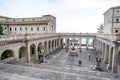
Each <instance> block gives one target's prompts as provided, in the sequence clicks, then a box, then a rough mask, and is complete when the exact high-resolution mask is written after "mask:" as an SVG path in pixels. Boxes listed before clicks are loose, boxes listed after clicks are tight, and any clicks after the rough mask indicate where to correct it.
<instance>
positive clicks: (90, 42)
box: [88, 38, 93, 48]
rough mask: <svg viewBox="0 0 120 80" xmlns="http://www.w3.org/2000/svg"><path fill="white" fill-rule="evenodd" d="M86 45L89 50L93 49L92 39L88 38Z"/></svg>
mask: <svg viewBox="0 0 120 80" xmlns="http://www.w3.org/2000/svg"><path fill="white" fill-rule="evenodd" d="M88 45H89V46H90V48H93V39H92V38H90V39H89V40H88Z"/></svg>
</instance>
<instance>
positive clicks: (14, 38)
mask: <svg viewBox="0 0 120 80" xmlns="http://www.w3.org/2000/svg"><path fill="white" fill-rule="evenodd" d="M58 35H59V34H53V33H49V34H47V33H46V34H34V35H29V34H28V35H0V42H7V41H17V40H26V39H27V40H30V39H36V38H45V37H53V36H58Z"/></svg>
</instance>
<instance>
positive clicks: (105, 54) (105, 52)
mask: <svg viewBox="0 0 120 80" xmlns="http://www.w3.org/2000/svg"><path fill="white" fill-rule="evenodd" d="M106 61H107V46H106V45H105V51H104V60H103V62H104V63H105V62H106Z"/></svg>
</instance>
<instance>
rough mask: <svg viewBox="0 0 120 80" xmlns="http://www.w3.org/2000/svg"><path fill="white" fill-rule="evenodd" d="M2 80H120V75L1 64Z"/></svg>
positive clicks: (0, 73)
mask: <svg viewBox="0 0 120 80" xmlns="http://www.w3.org/2000/svg"><path fill="white" fill-rule="evenodd" d="M0 80H120V75H117V74H112V73H107V72H99V71H94V70H92V69H90V68H86V67H76V66H69V65H49V64H45V63H43V64H23V65H12V64H4V63H0Z"/></svg>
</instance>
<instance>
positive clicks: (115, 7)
mask: <svg viewBox="0 0 120 80" xmlns="http://www.w3.org/2000/svg"><path fill="white" fill-rule="evenodd" d="M117 8H120V5H118V6H114V7H111V8H109V9H108V10H107V11H105V13H107V12H108V11H109V10H110V9H117ZM105 13H103V15H104V14H105Z"/></svg>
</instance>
